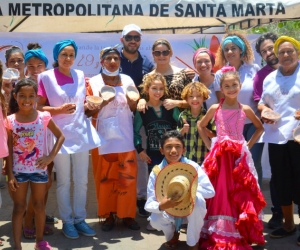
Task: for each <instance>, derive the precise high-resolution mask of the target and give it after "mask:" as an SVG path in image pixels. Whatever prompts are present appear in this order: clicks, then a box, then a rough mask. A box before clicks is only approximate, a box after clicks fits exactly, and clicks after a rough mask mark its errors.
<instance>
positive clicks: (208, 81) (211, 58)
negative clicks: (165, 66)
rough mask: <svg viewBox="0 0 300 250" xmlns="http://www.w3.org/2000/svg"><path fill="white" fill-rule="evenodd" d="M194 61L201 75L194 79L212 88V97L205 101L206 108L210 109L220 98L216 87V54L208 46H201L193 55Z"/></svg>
mask: <svg viewBox="0 0 300 250" xmlns="http://www.w3.org/2000/svg"><path fill="white" fill-rule="evenodd" d="M193 63H194V67H195V68H196V70H197V72H198V73H199V75H196V76H195V78H194V81H198V82H201V83H203V84H204V85H205V86H206V87H207V88H208V89H209V90H210V94H209V96H210V98H209V99H207V100H206V101H205V103H204V105H205V106H206V107H205V109H206V110H208V109H209V108H210V106H211V105H213V104H217V103H218V99H217V95H216V92H215V89H214V84H213V83H214V80H215V74H214V73H213V67H214V66H215V55H214V54H213V53H212V52H211V51H210V50H209V49H207V48H199V49H197V50H196V51H195V53H194V55H193Z"/></svg>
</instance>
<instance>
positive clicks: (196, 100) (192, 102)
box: [187, 89, 204, 110]
mask: <svg viewBox="0 0 300 250" xmlns="http://www.w3.org/2000/svg"><path fill="white" fill-rule="evenodd" d="M203 101H204V100H203V96H201V95H200V93H199V92H198V91H197V90H195V89H193V90H192V93H191V94H188V95H187V103H188V104H189V106H190V108H191V109H192V110H193V109H199V108H201V107H202V104H203Z"/></svg>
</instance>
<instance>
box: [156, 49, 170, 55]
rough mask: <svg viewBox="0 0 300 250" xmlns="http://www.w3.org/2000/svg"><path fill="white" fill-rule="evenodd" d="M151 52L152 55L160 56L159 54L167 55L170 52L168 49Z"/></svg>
mask: <svg viewBox="0 0 300 250" xmlns="http://www.w3.org/2000/svg"><path fill="white" fill-rule="evenodd" d="M152 54H153V55H154V56H161V54H162V55H163V56H168V55H169V54H170V50H163V51H159V50H155V51H153V52H152Z"/></svg>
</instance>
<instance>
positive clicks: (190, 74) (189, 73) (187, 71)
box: [184, 68, 195, 80]
mask: <svg viewBox="0 0 300 250" xmlns="http://www.w3.org/2000/svg"><path fill="white" fill-rule="evenodd" d="M184 73H185V74H186V76H187V77H188V78H189V79H191V80H193V79H194V77H195V71H194V70H192V69H190V68H186V69H185V70H184Z"/></svg>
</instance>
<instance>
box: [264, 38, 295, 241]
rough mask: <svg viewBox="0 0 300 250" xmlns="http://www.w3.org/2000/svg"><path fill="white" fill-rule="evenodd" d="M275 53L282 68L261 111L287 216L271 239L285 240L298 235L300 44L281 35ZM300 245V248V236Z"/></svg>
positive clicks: (269, 83)
mask: <svg viewBox="0 0 300 250" xmlns="http://www.w3.org/2000/svg"><path fill="white" fill-rule="evenodd" d="M274 53H275V55H276V56H277V57H278V60H279V65H280V66H279V68H278V69H277V70H275V71H273V72H272V73H270V74H269V75H268V76H267V77H266V78H265V80H264V82H263V93H262V96H261V99H260V101H259V103H258V109H259V111H261V114H262V119H263V121H264V122H265V123H264V128H265V133H264V134H263V135H262V140H263V141H264V142H267V143H269V147H268V149H269V158H270V166H271V172H272V178H273V179H274V184H275V190H276V193H277V196H278V199H279V203H280V205H281V208H282V212H283V217H284V224H283V226H282V228H279V229H276V230H275V231H273V232H272V233H271V234H270V237H271V238H282V237H285V236H289V235H292V234H295V233H296V231H297V229H296V226H295V223H294V216H293V212H294V209H293V204H297V205H299V204H300V181H299V180H300V167H299V163H300V154H299V152H300V145H299V143H298V142H295V141H294V140H293V129H294V128H296V127H297V126H298V125H299V120H296V119H295V118H294V115H295V111H296V110H297V109H299V108H300V64H299V62H298V58H299V55H300V43H299V42H298V41H297V40H295V39H294V38H292V37H288V36H281V37H279V38H278V39H277V40H276V42H275V44H274ZM267 111H275V112H277V113H279V114H280V115H281V118H280V120H279V121H277V122H276V123H274V122H272V121H270V120H268V119H266V118H265V117H264V113H265V112H267ZM297 244H298V245H300V237H298V239H297Z"/></svg>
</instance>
